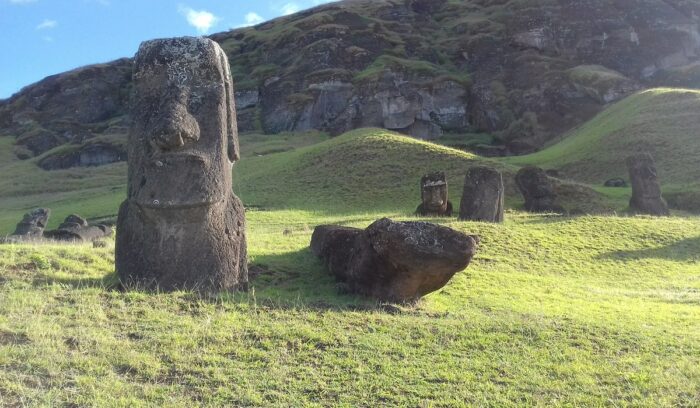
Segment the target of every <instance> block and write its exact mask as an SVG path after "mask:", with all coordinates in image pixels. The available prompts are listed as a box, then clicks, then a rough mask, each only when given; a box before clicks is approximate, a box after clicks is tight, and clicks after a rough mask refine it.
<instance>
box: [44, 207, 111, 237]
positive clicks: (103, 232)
mask: <svg viewBox="0 0 700 408" xmlns="http://www.w3.org/2000/svg"><path fill="white" fill-rule="evenodd" d="M111 235H112V229H111V228H109V227H108V226H106V225H102V224H98V225H94V226H93V225H89V224H88V222H87V220H85V218H83V217H81V216H79V215H76V214H72V215H69V216H68V217H66V219H65V220H64V221H63V223H61V225H59V226H58V228H56V229H55V230H53V231H46V232H45V233H44V237H46V238H48V239H53V240H56V241H69V242H70V241H73V242H90V241H95V240H98V239H101V238H106V237H109V236H111Z"/></svg>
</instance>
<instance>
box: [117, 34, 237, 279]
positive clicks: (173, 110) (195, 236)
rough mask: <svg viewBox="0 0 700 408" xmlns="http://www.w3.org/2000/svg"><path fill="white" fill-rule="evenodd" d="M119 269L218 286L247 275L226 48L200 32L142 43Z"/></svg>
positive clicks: (128, 274) (123, 274)
mask: <svg viewBox="0 0 700 408" xmlns="http://www.w3.org/2000/svg"><path fill="white" fill-rule="evenodd" d="M134 64H135V66H134V75H133V76H134V84H135V103H134V107H133V111H132V117H133V124H132V127H131V130H130V133H129V143H128V162H129V177H128V188H127V200H126V201H124V203H122V205H121V207H120V209H119V217H118V222H117V237H116V248H115V252H116V269H117V272H118V274H119V277H120V279H121V280H122V282H123V283H124V284H125V285H127V286H138V287H146V288H158V289H160V290H173V289H181V288H187V289H195V290H200V291H218V290H233V289H240V288H246V287H247V282H248V267H247V249H246V239H245V210H244V208H243V204H242V203H241V201H240V200H239V199H238V197H236V196H235V195H234V194H233V192H232V185H231V178H232V162H233V161H235V160H238V159H239V148H238V132H237V129H236V111H235V106H234V96H233V83H232V79H231V73H230V68H229V64H228V60H227V58H226V55H225V54H224V52H223V51H222V50H221V48H220V47H219V46H218V45H217V44H216V43H215V42H213V41H211V40H209V39H205V38H191V37H186V38H174V39H162V40H154V41H147V42H145V43H143V44H141V47H140V48H139V51H138V53H137V54H136V59H135V63H134Z"/></svg>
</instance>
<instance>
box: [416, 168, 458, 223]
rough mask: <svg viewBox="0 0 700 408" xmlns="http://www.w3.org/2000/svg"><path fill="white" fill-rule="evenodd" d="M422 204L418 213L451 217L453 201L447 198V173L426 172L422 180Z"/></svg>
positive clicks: (425, 215) (424, 215)
mask: <svg viewBox="0 0 700 408" xmlns="http://www.w3.org/2000/svg"><path fill="white" fill-rule="evenodd" d="M420 195H421V201H422V202H421V204H420V205H419V206H418V208H417V209H416V214H418V215H420V216H423V217H450V216H452V203H451V202H450V201H449V200H448V199H447V197H448V195H447V178H446V177H445V173H443V172H437V173H432V174H426V175H425V176H423V177H422V178H421V180H420Z"/></svg>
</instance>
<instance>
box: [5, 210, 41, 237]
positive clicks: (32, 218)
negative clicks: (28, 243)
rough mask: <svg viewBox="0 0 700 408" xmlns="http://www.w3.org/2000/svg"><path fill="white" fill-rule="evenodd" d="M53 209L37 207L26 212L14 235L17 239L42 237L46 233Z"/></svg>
mask: <svg viewBox="0 0 700 408" xmlns="http://www.w3.org/2000/svg"><path fill="white" fill-rule="evenodd" d="M50 216H51V210H49V209H48V208H37V209H34V210H32V211H30V212H28V213H26V214H24V217H23V218H22V221H20V222H19V224H17V228H15V232H13V233H12V237H13V238H16V239H20V240H23V239H29V240H31V239H40V238H41V237H42V236H43V234H44V228H46V224H48V222H49V217H50Z"/></svg>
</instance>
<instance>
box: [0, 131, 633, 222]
mask: <svg viewBox="0 0 700 408" xmlns="http://www.w3.org/2000/svg"><path fill="white" fill-rule="evenodd" d="M319 141H320V142H319ZM315 142H318V143H316V144H312V143H315ZM0 143H4V145H0V152H2V153H0V154H5V155H7V156H8V158H7V160H6V161H3V162H2V164H0V171H2V172H3V174H4V175H5V176H6V177H5V178H3V180H0V208H3V209H4V210H5V211H3V212H2V214H0V233H1V234H7V233H10V232H12V230H13V228H14V226H15V224H16V223H17V222H18V220H19V219H21V216H22V214H23V213H24V212H26V211H27V210H28V209H31V208H35V207H40V206H41V207H49V208H51V209H52V210H53V215H52V218H51V221H50V227H53V226H57V225H58V224H59V223H60V222H61V220H63V218H65V216H67V215H68V214H71V213H74V212H77V213H79V214H81V215H83V216H85V217H88V218H101V217H110V216H114V215H115V214H116V212H117V208H118V206H119V203H120V202H121V201H122V200H123V199H124V195H125V191H126V187H125V185H124V183H125V179H126V165H125V164H124V163H119V164H114V165H108V166H103V167H92V168H82V169H81V168H74V169H69V170H59V171H50V172H47V171H44V170H41V169H40V168H38V167H37V166H36V161H37V160H40V157H39V158H35V159H30V160H26V161H20V160H17V159H14V158H12V157H11V156H10V153H8V151H9V150H10V149H11V147H12V146H11V139H10V138H0ZM306 144H312V145H310V146H305V145H306ZM243 149H249V151H250V152H252V153H248V154H246V156H245V157H244V158H243V159H242V160H241V161H240V162H239V163H237V164H236V165H235V167H234V183H235V185H234V191H235V192H236V194H238V195H239V196H240V197H241V198H242V199H243V202H244V203H246V205H247V206H249V207H254V208H255V207H263V208H268V209H269V208H275V209H303V210H313V211H321V212H330V213H338V212H339V211H342V212H354V213H358V212H359V213H362V212H367V211H377V210H380V211H399V212H401V213H404V214H410V213H412V212H413V211H414V210H415V209H416V207H417V206H418V204H419V203H420V188H419V183H420V178H421V176H422V175H423V174H426V173H428V172H433V171H445V172H446V173H447V175H448V180H449V182H450V186H451V187H450V197H451V199H452V201H453V203H454V205H455V206H459V200H460V196H461V194H462V184H463V182H464V174H465V172H466V169H467V168H468V167H469V166H472V165H476V164H485V165H490V166H493V167H496V168H499V169H501V170H502V171H503V172H504V179H505V181H506V185H507V192H508V196H507V197H508V199H507V204H508V205H509V206H510V207H518V206H520V205H521V203H522V198H521V197H520V195H519V193H517V191H516V189H515V187H514V185H513V174H514V172H515V171H516V170H517V167H515V166H512V165H508V164H503V163H500V162H498V161H495V160H490V159H484V158H482V157H479V156H476V155H474V154H470V153H465V152H462V151H459V150H455V149H451V148H447V147H444V146H440V145H436V144H433V143H428V142H423V141H419V140H415V139H412V138H409V137H405V136H400V135H398V134H396V133H393V132H389V131H386V130H382V129H360V130H356V131H352V132H348V133H346V134H344V135H342V136H339V137H335V138H332V139H328V138H327V136H325V135H323V134H318V133H307V134H304V135H302V137H299V138H297V137H292V136H289V135H282V136H280V137H276V138H275V137H270V136H265V135H258V134H249V135H245V136H244V137H243ZM274 152H280V153H274ZM265 153H270V154H265ZM563 191H564V193H563V194H562V202H563V204H564V205H565V207H566V208H567V209H571V210H573V211H576V212H600V211H607V210H608V209H610V208H617V207H619V208H622V207H624V203H622V204H621V203H619V202H617V203H616V202H615V201H614V200H609V199H607V198H605V197H603V196H601V195H598V194H597V193H595V192H594V191H592V190H590V189H586V188H585V187H583V186H577V185H575V184H568V185H566V186H565V190H563ZM616 206H617V207H616Z"/></svg>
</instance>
